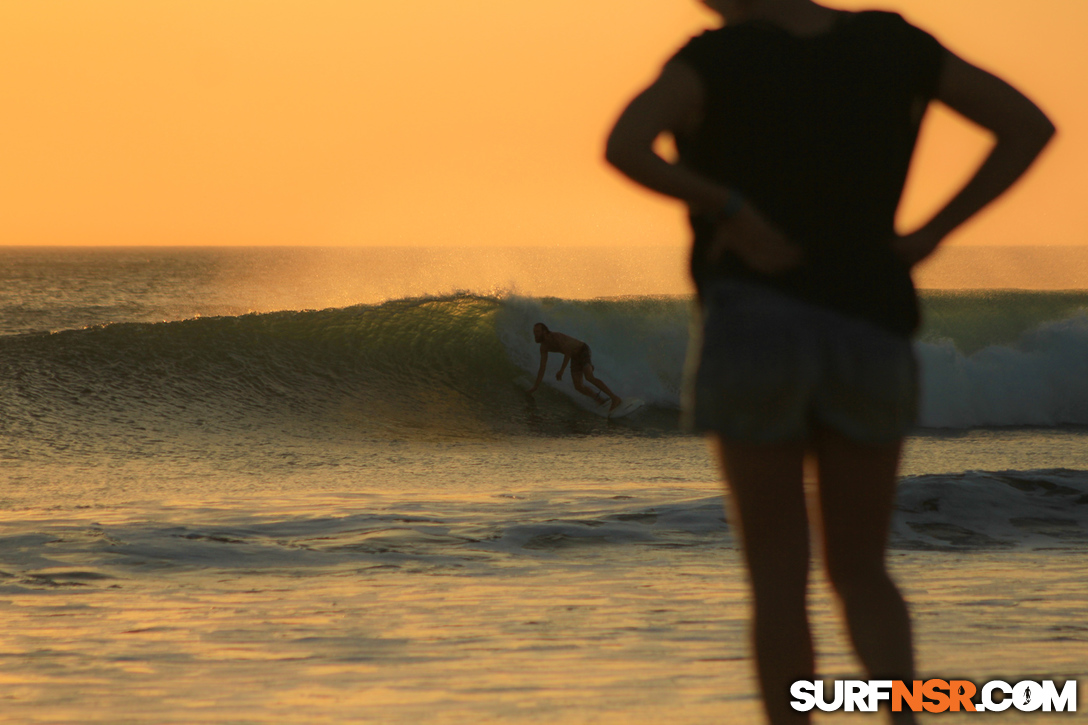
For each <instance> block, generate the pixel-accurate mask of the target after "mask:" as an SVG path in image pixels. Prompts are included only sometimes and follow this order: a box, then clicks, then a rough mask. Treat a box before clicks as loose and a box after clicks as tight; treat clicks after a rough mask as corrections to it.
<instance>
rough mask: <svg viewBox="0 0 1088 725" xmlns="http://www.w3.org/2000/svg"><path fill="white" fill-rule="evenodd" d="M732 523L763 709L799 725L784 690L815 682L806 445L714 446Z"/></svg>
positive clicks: (803, 716) (801, 716)
mask: <svg viewBox="0 0 1088 725" xmlns="http://www.w3.org/2000/svg"><path fill="white" fill-rule="evenodd" d="M719 450H720V453H721V461H722V469H723V471H724V473H725V479H726V490H727V493H728V496H727V499H728V501H729V503H730V504H731V505H730V509H731V516H730V522H731V523H732V524H733V526H734V527H735V530H736V531H737V533H738V535H739V537H740V540H741V542H742V543H743V545H744V556H745V559H746V561H747V563H748V574H749V578H750V581H751V585H752V593H753V623H752V625H753V626H752V640H753V644H754V648H755V657H756V668H757V672H758V675H759V684H760V689H761V690H762V692H763V705H764V708H765V709H766V712H767V717H768V718H769V720H770V722H771V723H772V724H773V725H779V724H780V723H804V722H808V721H809V716H808V713H800V712H796V711H795V710H793V708H791V707H790V705H789V702H790V700H791V699H792V697H791V696H790V693H789V688H790V685H791V684H792V683H793V682H795V681H796V680H812V679H814V678H815V662H814V658H813V652H812V636H811V633H810V632H809V626H808V613H807V611H806V608H805V596H806V589H807V587H808V569H809V534H808V532H809V527H808V513H807V511H806V508H805V492H804V485H803V476H802V467H803V465H802V464H803V461H804V453H805V449H804V444H803V443H800V442H796V443H768V444H759V443H739V442H735V441H727V440H722V441H720V442H719Z"/></svg>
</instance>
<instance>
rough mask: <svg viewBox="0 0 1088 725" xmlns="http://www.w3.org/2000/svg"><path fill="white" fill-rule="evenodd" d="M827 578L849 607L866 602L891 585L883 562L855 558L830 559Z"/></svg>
mask: <svg viewBox="0 0 1088 725" xmlns="http://www.w3.org/2000/svg"><path fill="white" fill-rule="evenodd" d="M827 576H828V579H829V580H830V581H831V586H832V587H833V588H834V590H835V593H836V594H837V595H838V597H839V598H840V599H841V600H842V601H843V602H844V603H846V604H847V605H849V604H850V603H851V602H864V601H865V600H866V599H869V598H870V597H872V596H873V595H874V594H875V593H877V592H880V591H882V590H883V589H884V588H886V587H887V586H889V585H891V578H890V577H889V576H888V570H887V569H886V568H885V567H884V563H883V562H882V561H867V560H864V559H860V558H854V557H846V558H844V559H839V560H835V559H833V558H829V560H828V562H827Z"/></svg>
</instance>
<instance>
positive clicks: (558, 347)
mask: <svg viewBox="0 0 1088 725" xmlns="http://www.w3.org/2000/svg"><path fill="white" fill-rule="evenodd" d="M533 339H534V340H536V341H537V342H539V343H540V369H539V370H537V373H536V382H535V383H533V387H531V388H529V393H530V394H532V393H535V392H536V389H537V388H539V387H540V383H541V381H542V380H544V371H545V370H546V369H547V367H548V354H549V353H553V352H559V353H563V364H562V365H561V366H560V367H559V372H557V373H556V374H555V379H556V380H562V379H563V371H564V370H566V369H567V363H570V377H571V380H572V381H573V382H574V389H575V390H577V391H578V392H579V393H581V394H582V395H588V396H589V397H591V398H593V400H594V401H595V402H597V403H599V404H601V403H604V402H606V401H607V400H608V398H611V399H612V405H611V406H609V408H608V409H609V410H615V409H616V408H617V407H619V404H620V403H622V402H623V401H622V400H621V399H620V396H618V395H616V394H615V393H613V392H612V391H611V390H609V389H608V386H607V385H605V384H604V383H603V382H602V381H601V380H600V379H599V378H596V377H594V376H593V359H592V358H591V357H590V352H589V345H587V344H585V343H584V342H582V341H581V340H576V339H574V338H573V337H571V336H570V335H564V334H563V333H562V332H552V331H551V330H549V329H548V326H547V325H545V324H544V323H543V322H538V323H536V324H535V325H533ZM583 376H585V379H586V380H588V381H589V382H590V383H592V384H593V385H596V386H597V387H598V388H600V390H601V391H602V392H603V393H604V394H605V395H607V396H608V398H604V399H602V398H601V393H599V392H597V391H596V390H593V389H591V388H589V387H587V386H586V385H585V384H584V383H583V382H582V377H583Z"/></svg>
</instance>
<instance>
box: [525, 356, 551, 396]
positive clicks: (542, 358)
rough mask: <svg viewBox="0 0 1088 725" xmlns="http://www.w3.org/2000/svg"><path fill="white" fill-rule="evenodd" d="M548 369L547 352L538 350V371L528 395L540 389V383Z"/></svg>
mask: <svg viewBox="0 0 1088 725" xmlns="http://www.w3.org/2000/svg"><path fill="white" fill-rule="evenodd" d="M547 369H548V351H547V350H544V349H541V350H540V369H539V370H537V371H536V382H535V383H533V387H531V388H529V392H530V393H535V392H536V389H537V388H539V387H540V383H541V382H542V381H543V380H544V371H545V370H547Z"/></svg>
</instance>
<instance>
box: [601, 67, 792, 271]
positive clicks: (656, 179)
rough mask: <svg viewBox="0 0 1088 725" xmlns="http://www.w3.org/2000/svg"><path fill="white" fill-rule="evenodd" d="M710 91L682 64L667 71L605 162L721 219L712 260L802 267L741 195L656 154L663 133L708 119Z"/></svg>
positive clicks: (625, 123)
mask: <svg viewBox="0 0 1088 725" xmlns="http://www.w3.org/2000/svg"><path fill="white" fill-rule="evenodd" d="M704 94H705V90H704V88H703V82H702V80H701V79H700V78H699V75H698V74H697V73H696V72H695V70H694V69H693V68H692V67H691V66H689V65H688V64H687V63H684V62H683V61H682V60H673V61H670V62H669V63H668V64H666V65H665V68H664V70H662V72H661V75H660V76H659V77H658V78H657V80H656V81H654V82H653V83H652V84H651V85H650V86H649V87H648V88H646V90H644V91H642V92H641V93H640V94H638V95H637V96H636V97H635V98H634V100H632V101H631V103H630V104H629V105H628V106H627V108H626V109H624V111H623V113H622V114H620V117H619V119H618V120H617V121H616V125H615V126H614V127H613V129H612V132H611V133H610V134H609V137H608V144H607V146H606V148H605V159H606V160H607V161H608V163H610V164H612V166H614V167H616V169H618V170H619V171H620V172H622V173H623V174H624V175H626V176H627V177H628V178H630V179H631V180H633V181H635V182H636V183H638V184H641V185H642V186H644V187H646V188H647V189H651V190H653V191H656V192H658V193H660V194H664V195H666V196H671V197H673V198H675V199H679V200H681V201H683V202H685V203H687V204H688V206H689V207H691V208H692V209H693V210H695V211H697V212H700V213H706V214H711V215H718V214H719V212H722V211H723V210H728V216H727V218H722V219H720V221H719V223H718V227H717V232H716V234H715V241H714V244H713V245H712V246H711V249H710V255H711V260H713V259H714V258H715V257H718V256H720V255H721V253H722V252H723V251H724V250H725V249H729V250H732V251H733V252H735V253H736V254H737V255H739V256H740V257H741V258H742V259H743V260H744V261H745V262H746V263H748V265H749V266H751V267H752V268H754V269H757V270H760V271H763V272H777V271H782V270H784V269H787V268H789V267H791V266H793V265H795V264H797V262H799V261H800V248H799V247H797V246H796V245H795V244H794V243H792V242H790V241H789V240H787V239H786V238H785V237H784V236H783V235H782V234H781V233H780V232H779V231H778V230H777V229H775V228H774V227H772V226H771V225H770V224H768V223H767V221H765V220H764V219H763V217H762V216H761V215H760V214H759V212H758V211H757V210H756V209H755V208H754V207H753V206H752V205H751V204H750V203H748V202H746V201H744V200H743V198H742V197H739V196H737V192H736V191H734V190H732V189H729V188H728V187H726V186H723V185H722V184H719V183H717V182H715V181H713V180H712V179H708V178H706V177H705V176H702V175H700V174H697V173H695V172H693V171H691V170H690V169H686V168H684V167H683V166H681V165H678V164H670V163H669V162H667V161H665V159H663V158H661V157H660V156H658V155H657V154H656V153H655V152H654V149H653V144H654V141H656V140H657V137H658V136H660V135H661V134H663V133H672V134H674V135H682V134H683V133H685V132H686V131H690V130H692V129H693V128H695V126H697V124H698V123H699V120H700V118H701V116H702V112H703V101H704Z"/></svg>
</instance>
